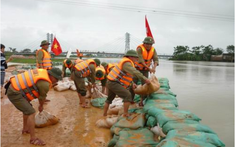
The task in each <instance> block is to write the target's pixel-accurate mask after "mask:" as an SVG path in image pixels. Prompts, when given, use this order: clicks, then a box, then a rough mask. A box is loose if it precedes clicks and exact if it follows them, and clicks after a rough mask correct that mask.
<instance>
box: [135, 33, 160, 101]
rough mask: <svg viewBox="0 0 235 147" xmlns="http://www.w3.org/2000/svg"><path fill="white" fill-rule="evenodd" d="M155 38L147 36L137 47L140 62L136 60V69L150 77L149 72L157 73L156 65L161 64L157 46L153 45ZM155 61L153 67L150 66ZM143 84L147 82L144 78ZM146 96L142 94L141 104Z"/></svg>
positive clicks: (136, 80)
mask: <svg viewBox="0 0 235 147" xmlns="http://www.w3.org/2000/svg"><path fill="white" fill-rule="evenodd" d="M153 44H154V40H153V38H151V37H146V38H145V39H144V41H143V44H140V45H139V46H138V47H137V49H136V50H137V53H138V56H139V60H138V62H135V66H136V69H138V70H139V71H140V72H141V73H142V74H143V75H144V76H145V77H147V78H148V75H149V72H150V73H155V72H156V67H157V66H158V65H159V61H158V56H157V52H156V50H155V48H154V47H153V46H152V45H153ZM152 63H153V66H152V68H151V67H150V66H151V64H152ZM134 82H135V83H137V82H138V79H136V78H134ZM141 83H142V84H144V83H145V82H144V81H143V80H142V81H141ZM145 97H146V96H141V101H140V106H143V98H145Z"/></svg>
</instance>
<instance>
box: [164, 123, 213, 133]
mask: <svg viewBox="0 0 235 147" xmlns="http://www.w3.org/2000/svg"><path fill="white" fill-rule="evenodd" d="M162 130H163V132H164V133H165V134H167V133H168V132H169V131H171V130H180V131H181V130H183V131H188V132H190V131H198V132H205V133H213V134H215V132H214V131H212V129H211V128H209V127H208V126H206V125H203V124H200V123H199V122H198V121H194V120H180V121H179V120H178V121H168V122H167V123H166V124H165V125H164V126H163V128H162Z"/></svg>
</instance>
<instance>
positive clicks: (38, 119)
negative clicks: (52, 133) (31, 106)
mask: <svg viewBox="0 0 235 147" xmlns="http://www.w3.org/2000/svg"><path fill="white" fill-rule="evenodd" d="M58 122H59V119H58V118H57V117H55V116H54V115H52V114H50V113H49V112H46V111H42V112H38V113H37V114H36V116H35V126H36V127H37V128H43V127H47V126H50V125H55V124H57V123H58Z"/></svg>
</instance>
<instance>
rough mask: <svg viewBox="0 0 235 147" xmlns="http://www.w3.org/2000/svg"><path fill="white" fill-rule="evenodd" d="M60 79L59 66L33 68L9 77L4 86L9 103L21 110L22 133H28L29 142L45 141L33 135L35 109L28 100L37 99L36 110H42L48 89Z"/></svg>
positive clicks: (41, 142)
mask: <svg viewBox="0 0 235 147" xmlns="http://www.w3.org/2000/svg"><path fill="white" fill-rule="evenodd" d="M61 79H62V77H61V70H60V69H59V68H52V69H51V70H46V69H33V70H28V71H25V72H24V73H21V74H18V75H15V76H14V77H11V79H10V81H9V82H8V83H7V84H6V86H5V88H6V93H7V97H8V98H9V100H10V101H11V103H12V104H13V105H14V106H15V107H16V108H17V109H18V110H20V111H21V112H23V130H22V134H30V143H31V144H34V145H45V142H44V141H42V140H41V139H38V138H37V137H36V136H35V130H34V128H35V109H34V108H33V107H32V104H31V103H30V101H32V100H34V99H38V101H39V107H38V110H39V112H42V111H43V104H44V102H45V99H46V97H47V93H48V91H49V89H50V88H51V87H52V86H53V85H55V84H56V83H57V81H58V80H61Z"/></svg>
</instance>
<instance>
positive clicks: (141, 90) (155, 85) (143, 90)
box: [134, 74, 160, 95]
mask: <svg viewBox="0 0 235 147" xmlns="http://www.w3.org/2000/svg"><path fill="white" fill-rule="evenodd" d="M149 80H150V82H151V83H150V84H144V85H138V86H137V88H136V89H134V92H135V93H136V94H140V95H149V94H151V93H154V92H156V91H158V89H159V88H160V84H159V82H158V79H157V77H156V76H155V75H154V74H152V75H151V76H150V79H149Z"/></svg>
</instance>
